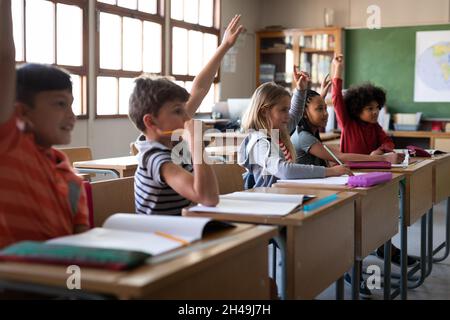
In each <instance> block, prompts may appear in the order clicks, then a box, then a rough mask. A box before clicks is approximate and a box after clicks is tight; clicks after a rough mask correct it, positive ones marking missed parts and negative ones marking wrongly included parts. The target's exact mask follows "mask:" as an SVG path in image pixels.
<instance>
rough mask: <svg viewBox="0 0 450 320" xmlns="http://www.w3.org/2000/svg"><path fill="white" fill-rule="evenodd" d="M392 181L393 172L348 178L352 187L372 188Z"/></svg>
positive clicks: (371, 173) (372, 173)
mask: <svg viewBox="0 0 450 320" xmlns="http://www.w3.org/2000/svg"><path fill="white" fill-rule="evenodd" d="M390 180H392V172H370V173H366V174H361V175H358V176H351V177H349V178H348V183H347V184H348V185H349V186H351V187H372V186H375V185H377V184H380V183H384V182H387V181H390Z"/></svg>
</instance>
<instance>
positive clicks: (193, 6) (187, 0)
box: [184, 0, 198, 23]
mask: <svg viewBox="0 0 450 320" xmlns="http://www.w3.org/2000/svg"><path fill="white" fill-rule="evenodd" d="M184 21H186V22H189V23H198V0H184Z"/></svg>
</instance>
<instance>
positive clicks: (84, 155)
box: [58, 147, 93, 165]
mask: <svg viewBox="0 0 450 320" xmlns="http://www.w3.org/2000/svg"><path fill="white" fill-rule="evenodd" d="M58 150H60V151H62V152H64V153H65V154H66V155H67V157H68V158H69V161H70V164H71V165H73V163H74V162H77V161H88V160H92V159H93V158H92V151H91V148H89V147H75V148H59V149H58Z"/></svg>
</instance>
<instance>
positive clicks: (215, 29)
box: [168, 0, 222, 115]
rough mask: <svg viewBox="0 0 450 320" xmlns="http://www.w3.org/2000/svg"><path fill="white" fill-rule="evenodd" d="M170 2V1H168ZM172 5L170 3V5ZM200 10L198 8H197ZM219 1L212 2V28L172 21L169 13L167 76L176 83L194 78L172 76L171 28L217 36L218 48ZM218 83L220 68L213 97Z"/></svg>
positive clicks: (189, 76)
mask: <svg viewBox="0 0 450 320" xmlns="http://www.w3.org/2000/svg"><path fill="white" fill-rule="evenodd" d="M169 1H170V0H169ZM171 4H172V3H171ZM199 8H200V7H199ZM220 8H221V0H213V15H214V16H213V26H212V27H206V26H203V25H201V24H195V23H190V22H186V21H182V20H177V19H173V18H172V16H171V12H169V15H170V19H169V20H170V25H169V30H170V32H169V33H170V36H169V41H170V43H169V50H170V56H169V64H168V65H169V68H168V69H169V70H168V75H169V76H171V77H173V78H174V79H175V80H176V81H182V82H188V81H190V82H192V81H194V78H195V76H191V75H189V74H187V75H180V74H173V70H172V67H173V42H172V35H173V28H175V27H177V28H183V29H186V30H188V32H189V31H198V32H202V33H208V34H212V35H215V36H217V39H218V43H217V46H220V43H221V27H222V26H221V19H220V15H221V11H220ZM219 83H220V67H219V69H218V71H217V75H216V76H215V77H214V80H213V85H214V90H215V91H216V92H215V93H214V96H216V94H217V91H218V90H217V89H218V88H217V85H218V84H219ZM210 113H211V112H196V114H198V115H206V114H210Z"/></svg>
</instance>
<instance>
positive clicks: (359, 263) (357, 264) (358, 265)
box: [352, 257, 362, 300]
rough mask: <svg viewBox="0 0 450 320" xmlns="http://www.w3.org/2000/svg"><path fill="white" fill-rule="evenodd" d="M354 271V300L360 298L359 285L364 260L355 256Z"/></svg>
mask: <svg viewBox="0 0 450 320" xmlns="http://www.w3.org/2000/svg"><path fill="white" fill-rule="evenodd" d="M352 271H353V272H352V300H359V285H360V282H361V271H362V261H361V260H359V258H356V257H355V260H354V262H353V270H352Z"/></svg>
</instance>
